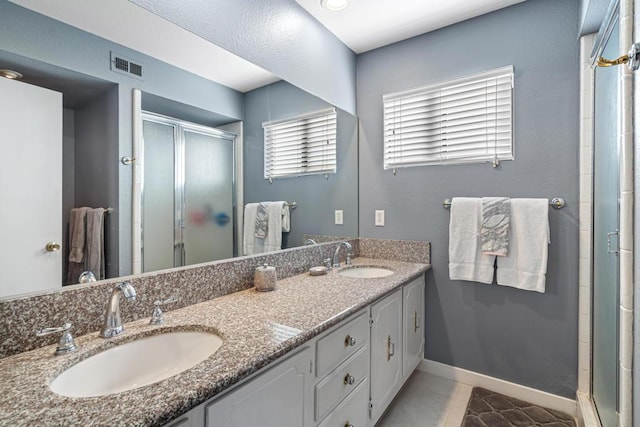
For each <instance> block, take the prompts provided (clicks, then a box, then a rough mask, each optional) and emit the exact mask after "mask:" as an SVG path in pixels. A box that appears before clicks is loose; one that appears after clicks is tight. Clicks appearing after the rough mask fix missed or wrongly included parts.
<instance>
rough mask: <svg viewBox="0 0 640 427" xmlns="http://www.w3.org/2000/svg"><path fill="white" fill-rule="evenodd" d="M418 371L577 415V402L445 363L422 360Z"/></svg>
mask: <svg viewBox="0 0 640 427" xmlns="http://www.w3.org/2000/svg"><path fill="white" fill-rule="evenodd" d="M418 370H419V371H422V372H427V373H429V374H432V375H437V376H439V377H443V378H447V379H450V380H453V381H456V382H459V383H462V384H467V385H470V386H473V387H483V388H486V389H489V390H492V391H495V392H497V393H502V394H505V395H507V396H511V397H515V398H516V399H520V400H525V401H527V402H531V403H534V404H536V405H539V406H543V407H545V408H551V409H555V410H557V411H562V412H564V413H567V414H569V415H573V416H575V415H576V411H577V405H576V401H575V400H572V399H568V398H566V397H562V396H557V395H555V394H551V393H547V392H546V391H541V390H537V389H535V388H531V387H527V386H523V385H520V384H516V383H512V382H509V381H505V380H501V379H498V378H494V377H490V376H488V375H484V374H479V373H477V372H473V371H468V370H466V369H462V368H456V367H455V366H451V365H445V364H444V363H440V362H435V361H433V360H428V359H423V360H422V362H421V363H420V364H419V365H418Z"/></svg>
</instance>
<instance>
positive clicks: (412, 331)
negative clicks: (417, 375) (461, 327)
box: [402, 277, 424, 379]
mask: <svg viewBox="0 0 640 427" xmlns="http://www.w3.org/2000/svg"><path fill="white" fill-rule="evenodd" d="M423 319H424V277H420V278H418V279H415V280H414V281H412V282H411V283H409V284H407V285H405V286H403V287H402V331H403V335H402V376H403V377H404V378H405V379H407V378H408V377H409V375H411V373H412V372H413V371H414V370H415V369H416V367H417V366H418V364H419V363H420V361H421V360H422V359H423V358H424V328H423Z"/></svg>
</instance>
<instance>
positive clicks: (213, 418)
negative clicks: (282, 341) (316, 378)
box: [205, 348, 313, 427]
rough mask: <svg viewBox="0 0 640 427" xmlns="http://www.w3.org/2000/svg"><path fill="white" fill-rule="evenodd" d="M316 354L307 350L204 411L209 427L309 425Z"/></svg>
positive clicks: (292, 426)
mask: <svg viewBox="0 0 640 427" xmlns="http://www.w3.org/2000/svg"><path fill="white" fill-rule="evenodd" d="M312 365H313V350H312V349H310V348H306V349H305V350H303V351H301V352H299V353H297V354H296V355H295V356H292V357H290V358H289V359H286V360H285V361H283V362H280V364H278V365H276V366H275V367H273V368H271V369H269V370H268V371H266V372H265V373H263V374H261V375H259V376H257V377H256V378H254V379H253V380H251V381H249V382H248V383H246V384H244V385H242V386H240V387H239V388H237V389H236V390H234V391H232V392H231V393H229V394H226V395H225V396H223V397H221V398H220V399H218V400H216V401H214V402H213V403H210V404H208V405H207V406H206V408H205V417H206V424H205V425H206V426H207V427H232V426H235V427H237V426H261V427H301V426H305V425H307V424H308V420H309V419H310V417H309V411H310V406H311V404H310V402H311V399H310V390H311V387H310V384H311V378H312V373H311V367H312Z"/></svg>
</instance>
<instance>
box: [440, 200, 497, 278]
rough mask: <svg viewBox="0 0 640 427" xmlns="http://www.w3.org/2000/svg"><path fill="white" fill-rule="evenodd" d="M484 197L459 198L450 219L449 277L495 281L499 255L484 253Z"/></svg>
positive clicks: (454, 204)
mask: <svg viewBox="0 0 640 427" xmlns="http://www.w3.org/2000/svg"><path fill="white" fill-rule="evenodd" d="M481 223H482V199H480V198H468V197H455V198H453V200H452V201H451V217H450V221H449V278H450V279H451V280H468V281H472V282H480V283H488V284H491V283H492V282H493V264H494V260H495V256H489V255H483V254H482V243H481V241H480V227H481Z"/></svg>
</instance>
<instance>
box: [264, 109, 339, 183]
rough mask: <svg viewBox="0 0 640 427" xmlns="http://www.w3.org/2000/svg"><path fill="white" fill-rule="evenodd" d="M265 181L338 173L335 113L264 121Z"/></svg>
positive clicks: (333, 111) (330, 111)
mask: <svg viewBox="0 0 640 427" xmlns="http://www.w3.org/2000/svg"><path fill="white" fill-rule="evenodd" d="M262 127H263V128H264V178H265V179H269V180H272V179H274V178H281V177H287V176H300V175H313V174H328V173H336V110H335V109H334V108H331V109H327V110H322V111H316V112H313V113H309V114H305V115H303V116H298V117H294V118H291V119H286V120H279V121H276V122H265V123H263V124H262Z"/></svg>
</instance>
